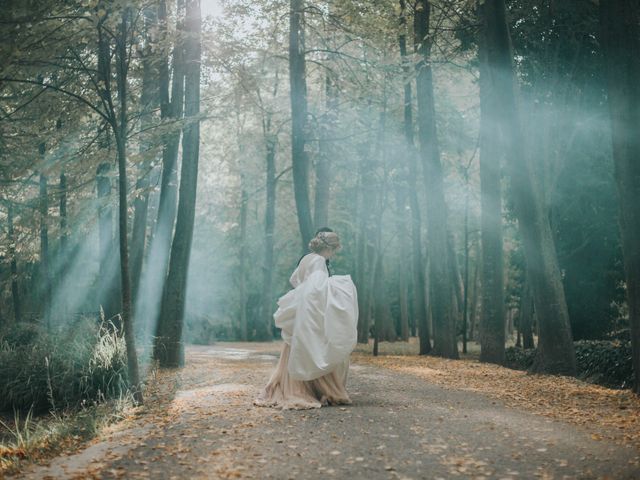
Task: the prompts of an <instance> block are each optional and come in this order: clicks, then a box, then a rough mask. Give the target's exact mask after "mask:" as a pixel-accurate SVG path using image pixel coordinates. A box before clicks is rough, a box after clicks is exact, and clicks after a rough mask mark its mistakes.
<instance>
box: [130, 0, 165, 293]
mask: <svg viewBox="0 0 640 480" xmlns="http://www.w3.org/2000/svg"><path fill="white" fill-rule="evenodd" d="M143 15H144V47H143V51H142V54H141V56H142V93H141V95H140V107H141V112H140V130H141V135H142V138H141V139H140V148H139V153H140V155H141V156H143V160H142V162H140V163H139V164H138V165H139V167H138V179H137V181H136V196H135V199H134V203H133V211H134V214H133V228H132V231H131V295H132V298H133V301H134V305H135V301H136V299H137V298H138V289H139V284H140V276H141V273H142V261H143V258H144V251H145V245H146V239H147V213H148V207H149V171H150V169H151V161H152V159H151V158H149V151H150V150H151V148H152V145H151V144H150V142H149V141H147V140H145V138H144V135H145V133H144V132H145V130H146V129H148V128H149V127H150V126H151V124H152V121H153V119H152V111H153V108H154V107H155V106H156V104H157V103H158V100H159V98H158V97H159V94H158V90H159V88H158V77H159V76H158V72H157V70H156V68H155V67H154V64H153V55H154V53H155V52H154V45H153V43H152V36H151V31H153V29H155V28H156V25H157V15H156V12H155V11H154V9H153V7H151V6H147V7H146V8H145V9H144V12H143Z"/></svg>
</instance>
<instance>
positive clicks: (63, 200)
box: [56, 171, 69, 318]
mask: <svg viewBox="0 0 640 480" xmlns="http://www.w3.org/2000/svg"><path fill="white" fill-rule="evenodd" d="M58 194H59V203H58V208H59V213H60V248H59V250H58V254H57V257H58V259H59V260H58V261H59V262H60V266H59V270H58V273H57V274H56V277H57V278H56V284H57V286H56V288H57V289H58V291H59V292H60V291H61V288H62V284H63V282H64V279H65V277H66V275H67V265H68V264H69V258H68V256H67V255H68V254H69V228H68V217H67V176H66V175H65V173H64V171H62V172H61V173H60V183H59V184H58ZM58 301H59V302H60V308H59V311H58V314H59V315H60V316H61V317H62V318H65V317H66V316H67V313H68V312H67V302H66V296H65V295H62V298H59V299H58Z"/></svg>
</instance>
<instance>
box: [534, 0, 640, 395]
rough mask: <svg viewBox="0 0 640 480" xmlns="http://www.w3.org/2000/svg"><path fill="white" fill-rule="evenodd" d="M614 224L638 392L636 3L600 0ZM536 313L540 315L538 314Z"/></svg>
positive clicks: (639, 49) (639, 28)
mask: <svg viewBox="0 0 640 480" xmlns="http://www.w3.org/2000/svg"><path fill="white" fill-rule="evenodd" d="M600 15H601V16H600V22H601V27H602V39H603V44H604V48H605V58H606V70H607V83H608V94H609V112H610V116H611V133H612V147H613V161H614V166H615V178H616V184H617V189H618V197H619V225H620V236H621V239H622V254H623V257H624V270H625V283H626V287H627V303H628V305H629V326H630V330H631V347H632V355H633V370H634V376H635V384H634V391H635V392H636V393H640V210H638V207H637V202H638V198H640V91H639V90H638V79H640V5H639V4H638V2H637V0H601V2H600ZM538 318H540V317H539V316H538Z"/></svg>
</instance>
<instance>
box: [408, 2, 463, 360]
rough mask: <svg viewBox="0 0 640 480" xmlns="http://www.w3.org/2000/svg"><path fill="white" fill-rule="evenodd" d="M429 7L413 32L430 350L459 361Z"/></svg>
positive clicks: (422, 7) (421, 5)
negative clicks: (424, 194)
mask: <svg viewBox="0 0 640 480" xmlns="http://www.w3.org/2000/svg"><path fill="white" fill-rule="evenodd" d="M430 9H431V5H430V3H429V2H428V1H427V0H418V2H417V3H416V11H415V19H414V30H415V46H416V51H417V53H418V55H419V61H418V64H417V65H416V69H417V78H416V85H417V88H416V92H417V98H418V126H419V132H420V154H421V159H422V163H423V166H424V179H425V186H426V191H427V238H428V245H429V283H430V286H431V289H430V293H431V294H430V305H431V309H432V315H433V330H434V332H433V334H434V345H433V351H434V353H435V354H436V355H439V356H443V357H446V358H458V345H457V341H456V325H455V317H454V312H453V308H452V305H451V300H452V298H453V295H454V292H453V290H452V285H451V275H450V269H449V261H450V258H449V252H448V248H447V232H448V229H447V211H446V204H445V198H444V183H443V172H442V163H441V162H440V151H439V148H438V137H437V129H436V121H435V106H434V97H433V78H432V71H431V63H430V62H431V59H430V56H431V40H430V37H429V19H430Z"/></svg>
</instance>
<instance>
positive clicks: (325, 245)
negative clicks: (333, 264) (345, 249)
mask: <svg viewBox="0 0 640 480" xmlns="http://www.w3.org/2000/svg"><path fill="white" fill-rule="evenodd" d="M309 250H311V251H312V252H314V253H320V252H322V251H323V250H332V251H334V252H336V251H338V250H340V237H338V234H337V233H335V232H326V231H319V232H318V233H316V236H315V237H313V238H312V239H311V241H310V242H309Z"/></svg>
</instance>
